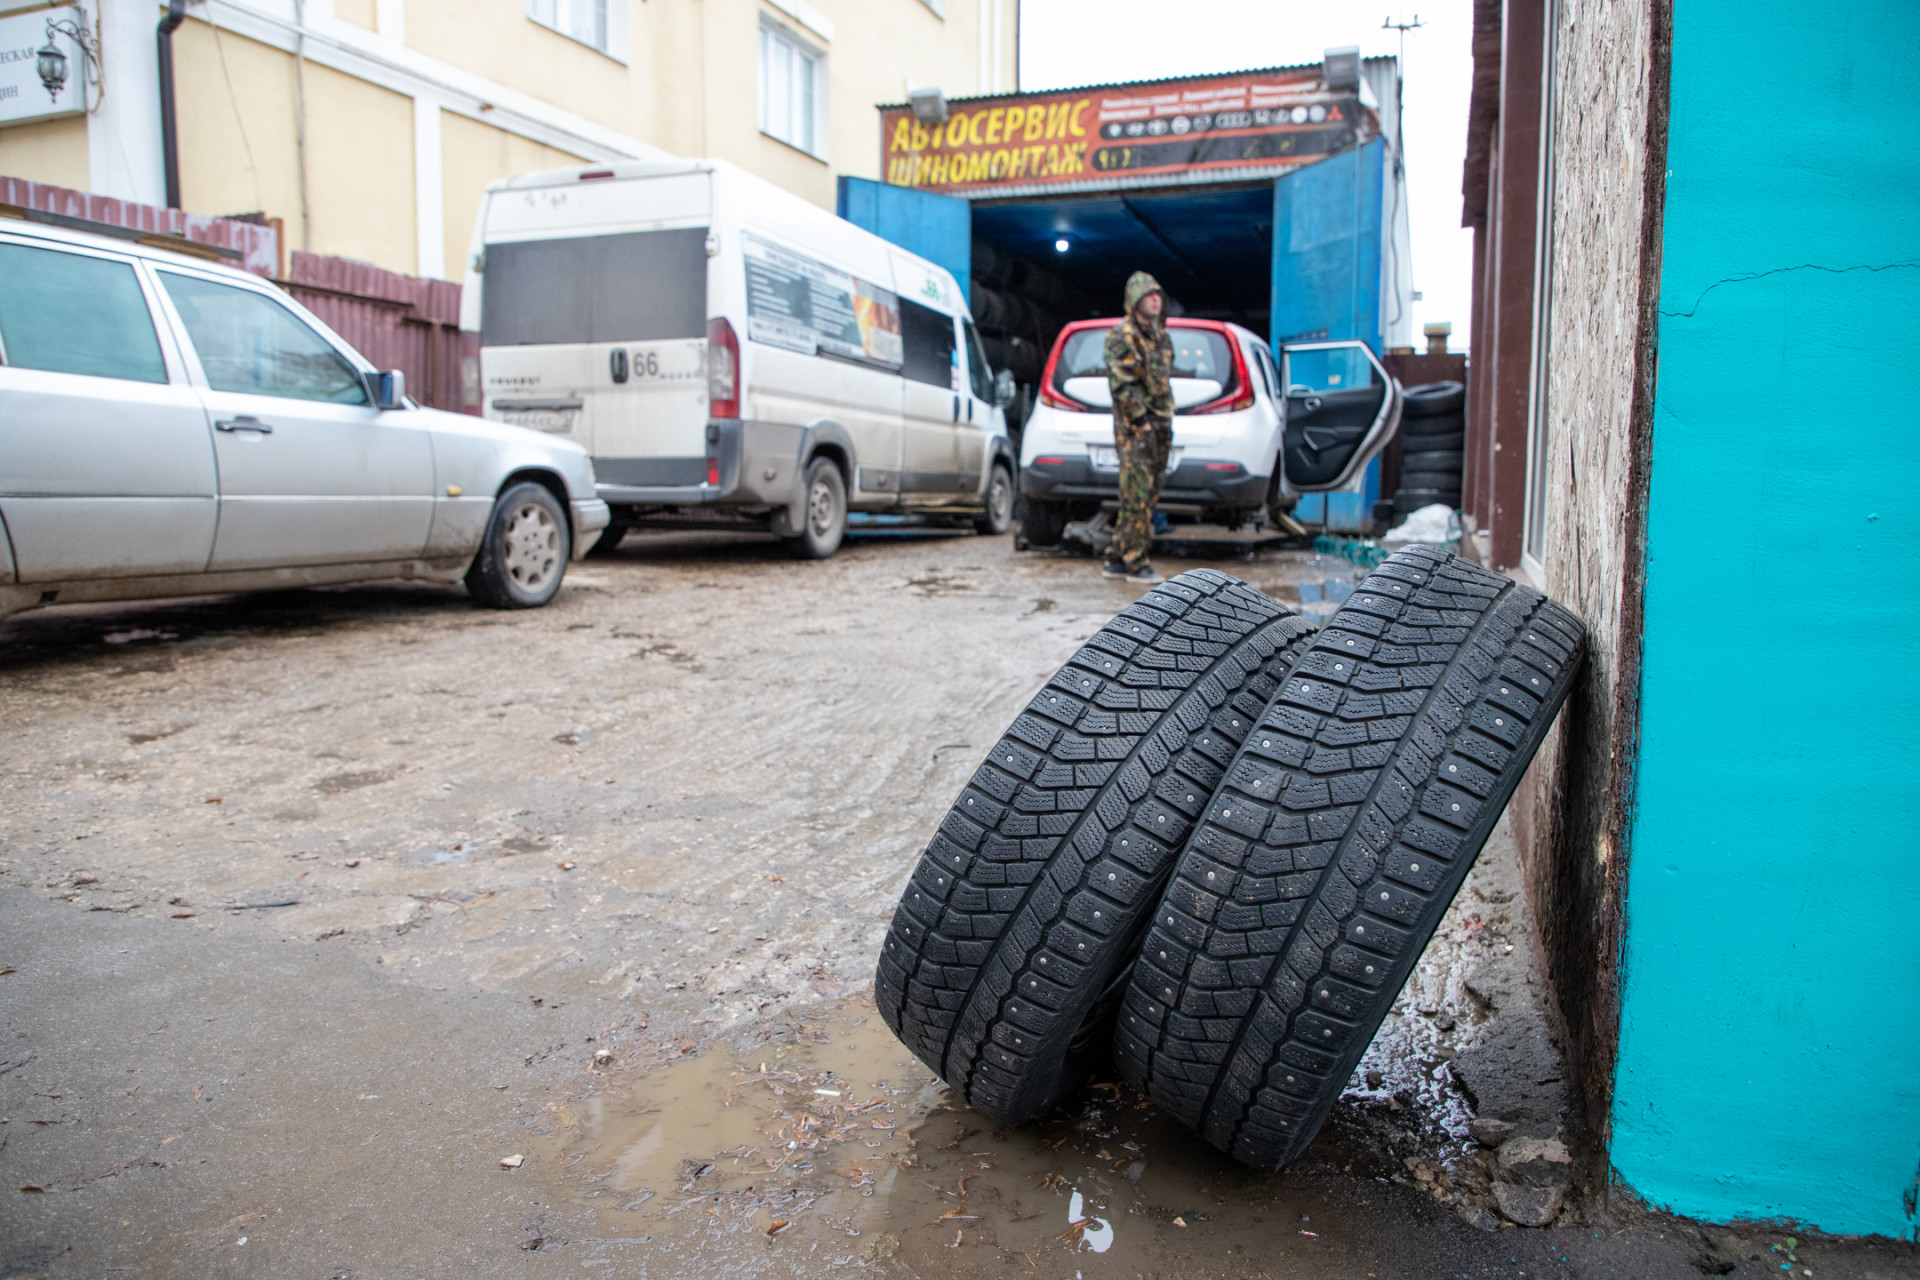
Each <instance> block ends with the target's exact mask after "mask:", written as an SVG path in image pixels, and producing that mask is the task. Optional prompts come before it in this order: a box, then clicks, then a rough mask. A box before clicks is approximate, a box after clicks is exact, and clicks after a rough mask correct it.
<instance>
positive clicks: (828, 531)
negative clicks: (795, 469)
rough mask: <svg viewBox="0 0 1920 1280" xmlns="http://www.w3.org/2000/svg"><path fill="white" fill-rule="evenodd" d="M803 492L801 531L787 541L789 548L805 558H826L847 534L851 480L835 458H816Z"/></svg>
mask: <svg viewBox="0 0 1920 1280" xmlns="http://www.w3.org/2000/svg"><path fill="white" fill-rule="evenodd" d="M803 492H804V493H805V494H806V496H807V497H806V507H805V508H804V509H803V510H802V512H801V524H800V532H799V533H798V534H796V535H794V536H793V537H791V538H788V539H786V540H785V541H786V544H787V548H788V549H789V550H790V551H792V552H793V554H795V555H796V556H799V557H800V558H801V559H802V560H825V559H826V558H827V557H828V556H830V555H832V554H833V553H834V552H836V551H838V550H839V549H840V540H841V539H842V538H844V537H845V536H846V534H847V482H846V480H844V479H843V478H842V477H841V475H840V468H839V467H837V466H835V465H834V462H833V459H832V458H815V459H814V460H813V461H812V462H810V463H808V464H807V483H806V486H805V488H804V490H803Z"/></svg>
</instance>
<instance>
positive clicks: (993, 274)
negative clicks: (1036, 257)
mask: <svg viewBox="0 0 1920 1280" xmlns="http://www.w3.org/2000/svg"><path fill="white" fill-rule="evenodd" d="M967 300H968V303H969V305H970V306H971V308H972V311H973V320H974V323H975V324H976V325H978V326H979V328H980V339H981V343H982V345H984V346H985V347H986V349H987V351H986V354H987V363H989V364H991V365H992V366H993V367H994V368H995V369H1009V370H1011V371H1012V372H1013V381H1014V386H1015V392H1014V402H1013V404H1011V405H1009V406H1008V407H1007V431H1008V434H1010V435H1011V436H1013V438H1014V439H1015V441H1016V442H1017V441H1018V439H1019V436H1020V430H1021V428H1022V427H1023V426H1025V425H1026V420H1027V414H1028V413H1030V412H1031V411H1032V409H1033V403H1034V399H1035V397H1036V394H1037V391H1038V388H1039V385H1040V372H1041V369H1042V367H1043V366H1044V365H1045V363H1046V359H1047V353H1048V352H1049V351H1051V350H1052V349H1053V340H1054V338H1055V337H1056V336H1057V335H1058V334H1059V332H1060V330H1061V328H1062V327H1063V326H1064V325H1065V324H1066V323H1067V321H1069V320H1073V319H1077V318H1078V317H1080V316H1084V315H1092V314H1097V311H1096V309H1095V308H1094V306H1093V300H1092V299H1091V298H1089V297H1088V296H1087V295H1086V293H1085V292H1084V291H1083V290H1081V289H1079V288H1077V287H1076V286H1074V285H1072V284H1069V283H1068V282H1067V281H1065V280H1063V279H1061V278H1060V277H1059V276H1057V275H1055V274H1054V273H1053V272H1051V271H1048V270H1046V269H1045V268H1043V267H1040V266H1037V265H1036V264H1034V263H1032V262H1029V261H1027V260H1026V259H1025V258H1016V257H1013V256H1011V255H1009V254H1008V253H1006V252H1005V251H1004V250H1001V249H998V248H996V247H994V246H993V245H992V244H990V243H988V242H987V241H985V240H975V241H974V242H973V277H972V282H971V284H970V286H969V289H968V296H967Z"/></svg>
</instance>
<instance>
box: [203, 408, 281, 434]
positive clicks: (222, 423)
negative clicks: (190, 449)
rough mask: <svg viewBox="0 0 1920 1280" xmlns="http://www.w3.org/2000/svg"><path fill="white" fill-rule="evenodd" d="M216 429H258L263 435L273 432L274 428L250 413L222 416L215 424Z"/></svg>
mask: <svg viewBox="0 0 1920 1280" xmlns="http://www.w3.org/2000/svg"><path fill="white" fill-rule="evenodd" d="M213 429H214V430H215V431H258V432H259V433H260V434H261V435H263V436H270V435H272V434H273V428H272V427H270V426H268V425H267V424H266V423H264V422H262V421H260V419H258V418H256V417H254V416H253V415H252V414H250V413H243V414H241V415H240V416H239V417H237V418H221V419H219V420H218V421H216V422H215V423H214V424H213Z"/></svg>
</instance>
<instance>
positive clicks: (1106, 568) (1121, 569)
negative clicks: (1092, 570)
mask: <svg viewBox="0 0 1920 1280" xmlns="http://www.w3.org/2000/svg"><path fill="white" fill-rule="evenodd" d="M1100 572H1101V573H1104V574H1106V575H1107V576H1108V577H1109V578H1124V577H1126V576H1127V562H1126V561H1125V560H1122V559H1120V558H1119V557H1118V556H1115V557H1114V558H1113V559H1111V560H1109V561H1107V562H1106V563H1105V564H1103V565H1101V566H1100Z"/></svg>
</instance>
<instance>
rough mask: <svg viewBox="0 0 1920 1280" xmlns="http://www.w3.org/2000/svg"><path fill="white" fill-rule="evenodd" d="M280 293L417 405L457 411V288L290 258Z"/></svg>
mask: <svg viewBox="0 0 1920 1280" xmlns="http://www.w3.org/2000/svg"><path fill="white" fill-rule="evenodd" d="M289 257H290V259H291V261H290V262H289V264H288V268H287V278H286V279H285V280H282V281H279V284H280V285H281V287H282V288H284V289H286V291H287V292H288V293H290V294H292V295H293V296H294V297H295V298H296V299H298V300H299V302H300V305H301V306H303V307H305V308H306V309H307V310H309V311H311V312H313V314H315V315H317V316H319V317H320V318H321V319H322V320H323V321H325V322H326V323H327V324H328V325H329V326H330V327H331V328H332V329H333V331H334V332H335V333H337V334H339V335H340V336H341V337H343V338H345V339H346V340H347V341H348V342H349V343H350V344H352V346H353V347H354V349H355V350H357V351H359V352H360V354H361V355H363V356H365V357H366V358H367V359H369V360H371V361H373V363H374V365H375V367H376V368H381V369H400V370H402V371H404V372H405V373H406V375H407V393H408V394H409V395H411V396H412V397H413V398H414V399H415V400H418V401H419V402H420V403H421V404H425V405H431V406H433V407H434V408H436V409H448V410H451V411H453V412H455V413H458V412H459V411H460V286H459V285H457V284H454V283H452V282H450V281H447V280H423V279H420V278H418V277H415V276H403V275H401V274H400V273H399V272H397V271H384V270H382V269H381V268H379V267H376V266H373V265H372V264H370V263H365V262H354V261H351V260H350V259H347V258H323V257H321V256H320V255H318V254H313V253H299V252H295V253H293V254H290V255H289Z"/></svg>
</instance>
